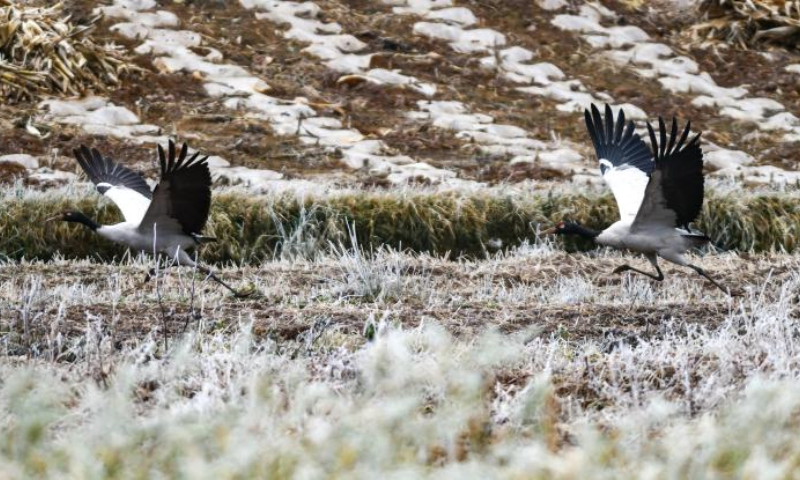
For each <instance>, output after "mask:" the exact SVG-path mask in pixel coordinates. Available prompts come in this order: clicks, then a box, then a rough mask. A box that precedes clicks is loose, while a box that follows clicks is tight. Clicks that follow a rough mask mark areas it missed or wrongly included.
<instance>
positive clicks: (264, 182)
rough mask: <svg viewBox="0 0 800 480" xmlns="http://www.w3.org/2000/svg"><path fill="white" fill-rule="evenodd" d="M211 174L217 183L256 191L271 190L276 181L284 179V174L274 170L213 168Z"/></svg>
mask: <svg viewBox="0 0 800 480" xmlns="http://www.w3.org/2000/svg"><path fill="white" fill-rule="evenodd" d="M211 174H212V177H213V178H214V180H215V181H217V182H220V181H222V182H224V183H227V184H229V185H244V186H246V187H249V188H252V189H256V190H269V188H270V187H271V186H273V184H274V183H275V181H276V180H281V179H282V178H283V174H281V173H278V172H275V171H272V170H262V169H253V168H247V167H230V168H213V169H211Z"/></svg>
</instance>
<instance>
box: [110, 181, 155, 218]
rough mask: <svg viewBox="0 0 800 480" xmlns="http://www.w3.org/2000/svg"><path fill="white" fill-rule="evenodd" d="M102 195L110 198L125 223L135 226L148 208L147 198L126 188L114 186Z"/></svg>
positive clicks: (148, 201)
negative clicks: (131, 223)
mask: <svg viewBox="0 0 800 480" xmlns="http://www.w3.org/2000/svg"><path fill="white" fill-rule="evenodd" d="M100 185H103V184H99V185H98V187H99V186H100ZM104 185H108V184H104ZM103 195H105V196H106V197H108V198H110V199H111V201H113V202H114V203H115V204H116V205H117V208H119V210H120V211H121V212H122V216H123V217H125V221H126V222H133V223H135V224H137V225H138V224H139V222H141V221H142V218H144V214H145V212H147V208H148V207H149V206H150V199H149V198H147V197H145V196H144V195H142V194H141V193H139V192H137V191H135V190H132V189H130V188H128V187H123V186H119V185H115V186H112V187H111V188H109V189H108V190H106V191H105V193H103Z"/></svg>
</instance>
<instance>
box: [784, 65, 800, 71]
mask: <svg viewBox="0 0 800 480" xmlns="http://www.w3.org/2000/svg"><path fill="white" fill-rule="evenodd" d="M784 70H786V71H787V72H790V73H800V63H794V64H792V65H786V67H784Z"/></svg>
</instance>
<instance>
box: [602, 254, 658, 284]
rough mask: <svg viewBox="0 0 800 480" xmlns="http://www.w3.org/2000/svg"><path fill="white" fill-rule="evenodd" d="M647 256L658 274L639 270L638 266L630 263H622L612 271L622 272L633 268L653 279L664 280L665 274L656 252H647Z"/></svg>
mask: <svg viewBox="0 0 800 480" xmlns="http://www.w3.org/2000/svg"><path fill="white" fill-rule="evenodd" d="M645 257H647V259H648V260H650V263H652V264H653V266H654V267H655V268H656V272H657V273H658V275H653V274H652V273H647V272H645V271H642V270H639V269H638V268H633V267H631V266H630V265H628V264H625V265H620V266H619V267H617V268H615V269H614V271H613V272H612V273H622V272H625V271H628V270H631V271H634V272H636V273H641V274H642V275H645V276H647V277H650V278H652V279H653V280H658V281H659V282H660V281H662V280H664V274H663V273H661V268H659V267H658V261H657V260H656V255H655V254H654V253H653V254H646V255H645Z"/></svg>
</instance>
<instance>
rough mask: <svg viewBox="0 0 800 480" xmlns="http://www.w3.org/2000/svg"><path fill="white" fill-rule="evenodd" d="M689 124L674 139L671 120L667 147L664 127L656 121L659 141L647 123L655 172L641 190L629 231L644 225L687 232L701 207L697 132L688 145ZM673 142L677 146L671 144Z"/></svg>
mask: <svg viewBox="0 0 800 480" xmlns="http://www.w3.org/2000/svg"><path fill="white" fill-rule="evenodd" d="M691 126H692V122H687V123H686V127H685V128H684V129H683V133H682V134H681V136H680V139H678V123H677V121H676V120H675V118H674V117H673V118H672V131H671V132H670V136H669V144H667V127H666V125H665V124H664V119H663V118H661V117H659V118H658V130H659V137H660V141H659V140H656V134H655V131H654V130H653V127H652V126H651V125H650V123H649V122H648V124H647V130H648V131H649V132H650V143H651V146H652V148H653V155H654V156H655V159H656V162H655V165H656V167H655V170H654V171H653V174H652V175H651V176H650V182H649V183H648V185H647V189H646V190H645V195H644V201H643V202H642V208H641V209H640V211H639V214H638V215H637V216H636V220H635V221H634V223H633V225H632V226H631V229H632V230H635V229H637V228H641V227H643V226H645V225H656V224H658V225H663V226H667V227H682V228H685V229H686V230H689V223H691V222H693V221H694V220H695V219H696V218H697V215H698V214H699V213H700V210H701V209H702V208H703V183H704V179H703V151H702V150H701V148H700V133H698V134H697V135H695V136H694V137H692V139H691V140H689V141H688V142H687V141H686V139H687V138H689V130H690V128H691ZM676 140H677V144H676V143H675V142H676Z"/></svg>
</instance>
